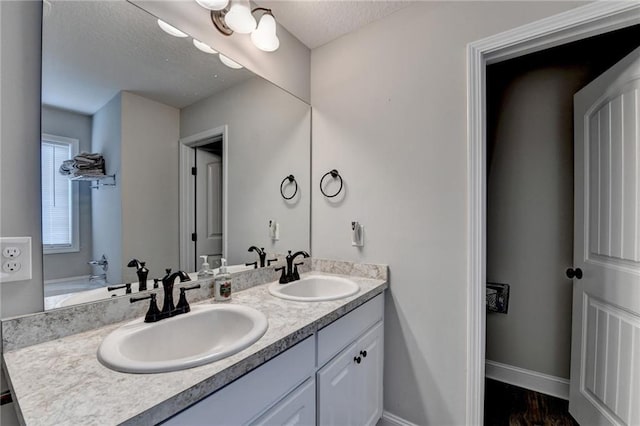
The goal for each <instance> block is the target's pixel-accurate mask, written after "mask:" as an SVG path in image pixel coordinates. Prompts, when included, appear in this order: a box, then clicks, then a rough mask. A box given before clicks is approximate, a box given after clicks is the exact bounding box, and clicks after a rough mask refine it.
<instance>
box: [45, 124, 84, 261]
mask: <svg viewBox="0 0 640 426" xmlns="http://www.w3.org/2000/svg"><path fill="white" fill-rule="evenodd" d="M77 153H78V140H77V139H72V138H66V137H62V136H54V135H46V134H44V135H42V219H43V220H42V244H43V249H44V253H45V254H50V253H68V252H74V251H78V250H79V239H80V235H79V230H78V203H77V202H74V199H77V197H78V194H77V192H78V188H77V184H74V183H73V182H72V181H71V180H69V179H68V178H67V177H66V176H63V175H61V174H60V173H59V172H58V169H59V168H60V165H61V164H62V162H63V161H65V160H69V159H72V158H73V157H74V156H75V155H76V154H77Z"/></svg>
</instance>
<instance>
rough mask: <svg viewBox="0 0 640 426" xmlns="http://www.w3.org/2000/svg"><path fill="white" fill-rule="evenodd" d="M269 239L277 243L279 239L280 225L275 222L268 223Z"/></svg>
mask: <svg viewBox="0 0 640 426" xmlns="http://www.w3.org/2000/svg"><path fill="white" fill-rule="evenodd" d="M269 238H271V239H272V240H273V241H278V240H279V239H280V224H279V223H278V222H276V221H275V220H270V221H269Z"/></svg>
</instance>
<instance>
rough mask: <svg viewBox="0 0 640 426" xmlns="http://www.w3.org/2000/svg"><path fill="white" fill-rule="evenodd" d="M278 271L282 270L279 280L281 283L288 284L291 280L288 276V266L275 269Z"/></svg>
mask: <svg viewBox="0 0 640 426" xmlns="http://www.w3.org/2000/svg"><path fill="white" fill-rule="evenodd" d="M274 270H275V271H276V272H278V271H282V274H281V275H280V280H279V281H278V282H279V283H280V284H286V283H288V282H289V278H288V277H287V267H286V266H281V267H279V268H276V269H274Z"/></svg>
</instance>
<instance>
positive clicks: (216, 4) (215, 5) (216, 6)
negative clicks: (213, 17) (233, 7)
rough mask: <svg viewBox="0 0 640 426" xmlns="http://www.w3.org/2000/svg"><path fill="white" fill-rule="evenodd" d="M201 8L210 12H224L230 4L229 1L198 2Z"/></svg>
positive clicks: (197, 0) (208, 0)
mask: <svg viewBox="0 0 640 426" xmlns="http://www.w3.org/2000/svg"><path fill="white" fill-rule="evenodd" d="M196 3H198V4H199V5H200V6H202V7H204V8H205V9H209V10H222V9H224V8H225V7H227V5H228V4H229V0H196Z"/></svg>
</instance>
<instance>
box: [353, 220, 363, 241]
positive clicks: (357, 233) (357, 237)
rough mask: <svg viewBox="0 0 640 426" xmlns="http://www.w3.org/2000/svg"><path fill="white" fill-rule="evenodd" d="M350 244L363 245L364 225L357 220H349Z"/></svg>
mask: <svg viewBox="0 0 640 426" xmlns="http://www.w3.org/2000/svg"><path fill="white" fill-rule="evenodd" d="M351 245H352V246H354V247H362V246H364V225H361V224H360V223H359V222H357V221H353V222H351Z"/></svg>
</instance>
